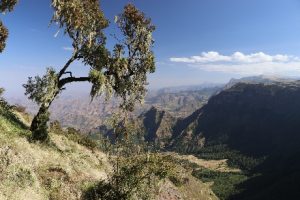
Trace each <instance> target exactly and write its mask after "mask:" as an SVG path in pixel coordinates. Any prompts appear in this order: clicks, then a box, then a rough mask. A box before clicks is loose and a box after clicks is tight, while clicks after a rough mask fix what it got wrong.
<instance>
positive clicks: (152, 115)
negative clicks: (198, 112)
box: [138, 107, 177, 147]
mask: <svg viewBox="0 0 300 200" xmlns="http://www.w3.org/2000/svg"><path fill="white" fill-rule="evenodd" d="M138 121H139V123H140V126H141V127H143V128H144V130H145V133H144V134H145V140H146V141H148V142H154V143H156V144H159V145H160V146H161V147H164V146H165V145H167V144H168V143H169V141H170V139H171V138H172V132H173V130H172V129H173V127H174V126H175V124H176V121H177V119H176V118H175V117H174V116H172V115H171V114H170V113H168V112H167V111H164V110H159V109H157V108H155V107H152V108H151V109H150V110H148V111H147V112H145V113H143V114H141V115H140V117H139V118H138Z"/></svg>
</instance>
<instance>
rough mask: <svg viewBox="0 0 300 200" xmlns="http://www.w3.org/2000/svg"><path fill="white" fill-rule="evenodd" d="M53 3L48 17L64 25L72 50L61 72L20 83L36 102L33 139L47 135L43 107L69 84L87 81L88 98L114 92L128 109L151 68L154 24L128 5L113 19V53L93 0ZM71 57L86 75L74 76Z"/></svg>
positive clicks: (142, 91) (56, 0) (105, 23)
mask: <svg viewBox="0 0 300 200" xmlns="http://www.w3.org/2000/svg"><path fill="white" fill-rule="evenodd" d="M52 7H53V9H54V15H53V18H52V22H54V23H56V24H59V26H60V28H62V29H64V33H65V34H66V35H68V36H69V37H70V38H71V40H72V46H73V49H74V50H73V54H72V57H71V58H70V59H69V60H68V61H67V63H66V64H65V65H64V66H63V67H62V68H61V69H60V71H58V72H57V71H55V70H54V69H53V68H48V69H47V72H46V74H45V75H44V76H43V77H39V76H36V77H35V78H32V77H29V80H28V82H27V84H24V87H25V89H26V92H25V94H26V95H28V97H29V99H31V100H33V101H35V102H36V103H38V104H39V105H40V109H39V111H38V113H37V115H36V116H35V117H34V119H33V121H32V124H31V131H32V134H33V135H32V136H33V137H32V138H33V139H34V140H40V141H45V140H47V138H48V133H47V122H48V120H49V112H48V109H49V107H50V105H51V103H52V102H53V100H54V99H55V98H56V97H57V95H58V94H60V93H61V92H62V91H63V90H64V89H65V86H66V85H67V84H68V83H73V82H90V83H91V84H92V88H91V92H90V95H91V97H92V99H93V98H94V97H96V96H99V95H102V94H103V93H104V94H106V97H107V98H106V99H107V100H108V99H109V98H110V97H111V96H112V95H113V94H114V95H115V96H116V97H120V98H121V99H122V102H121V104H120V107H121V108H123V109H125V110H133V107H134V104H135V102H136V101H142V100H143V98H144V96H145V92H146V89H145V85H146V84H147V73H153V72H154V71H155V62H154V55H153V52H152V50H151V49H152V46H153V39H152V32H153V31H154V26H153V25H152V24H151V20H150V19H148V18H146V17H145V15H144V14H143V13H142V12H140V11H139V10H137V9H136V8H135V7H134V6H133V5H132V4H129V5H127V6H125V8H124V12H123V14H121V15H119V16H117V17H116V18H115V22H116V23H117V25H118V27H119V28H120V31H121V33H122V35H123V38H122V39H119V40H118V44H116V45H115V46H114V49H113V51H112V52H110V51H109V50H108V49H107V48H106V47H105V44H106V37H105V34H104V32H103V31H104V29H105V28H106V27H107V26H108V25H109V22H108V20H107V19H105V17H104V14H103V12H102V11H101V9H100V7H99V1H98V0H52ZM76 60H80V61H82V63H83V64H84V65H85V66H86V67H89V74H88V75H87V76H86V77H74V76H73V75H72V72H71V71H70V70H69V67H70V66H71V64H72V63H73V62H74V61H76Z"/></svg>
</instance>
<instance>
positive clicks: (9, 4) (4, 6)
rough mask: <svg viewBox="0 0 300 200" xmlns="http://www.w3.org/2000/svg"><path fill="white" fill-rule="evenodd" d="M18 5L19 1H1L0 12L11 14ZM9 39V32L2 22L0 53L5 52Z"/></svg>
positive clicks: (0, 22) (0, 23)
mask: <svg viewBox="0 0 300 200" xmlns="http://www.w3.org/2000/svg"><path fill="white" fill-rule="evenodd" d="M17 3H18V0H0V12H2V13H5V12H10V11H12V10H13V8H14V6H15V5H16V4H17ZM7 37H8V30H7V28H6V27H5V26H4V24H3V23H2V21H0V53H1V52H2V51H3V50H4V48H5V46H6V40H7Z"/></svg>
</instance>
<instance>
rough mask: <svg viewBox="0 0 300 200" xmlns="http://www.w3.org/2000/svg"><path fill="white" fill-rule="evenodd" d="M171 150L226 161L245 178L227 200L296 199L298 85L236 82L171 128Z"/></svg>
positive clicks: (299, 123) (299, 165) (299, 164)
mask: <svg viewBox="0 0 300 200" xmlns="http://www.w3.org/2000/svg"><path fill="white" fill-rule="evenodd" d="M174 130H175V133H174V136H175V139H174V140H173V143H172V144H171V146H172V147H173V149H176V150H178V151H184V152H187V151H188V152H193V153H194V154H196V155H198V156H200V157H204V158H212V157H213V158H218V159H223V158H227V159H229V163H230V164H232V165H238V167H242V168H243V169H244V170H247V171H248V176H249V179H248V180H247V181H244V182H243V183H241V184H240V185H239V186H238V188H239V189H241V191H243V192H241V193H240V194H236V195H235V196H232V197H231V198H230V199H295V198H296V197H298V196H299V195H300V194H299V193H300V192H299V190H298V189H297V186H298V185H299V184H300V174H299V171H300V160H299V156H300V149H299V146H300V132H299V130H300V82H299V81H293V82H273V83H266V84H249V83H237V84H235V85H234V86H232V87H231V88H229V89H226V90H224V91H222V92H220V93H219V94H217V95H216V96H213V97H212V98H211V99H210V100H209V102H208V103H207V104H206V105H205V106H204V107H202V108H201V109H199V110H197V111H196V112H194V113H193V114H192V115H191V116H189V117H188V118H185V119H184V120H181V121H179V122H178V123H177V125H176V127H175V129H174Z"/></svg>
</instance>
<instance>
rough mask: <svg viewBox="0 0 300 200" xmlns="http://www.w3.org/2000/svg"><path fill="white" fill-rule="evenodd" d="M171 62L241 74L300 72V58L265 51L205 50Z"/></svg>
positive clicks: (171, 59) (207, 69)
mask: <svg viewBox="0 0 300 200" xmlns="http://www.w3.org/2000/svg"><path fill="white" fill-rule="evenodd" d="M170 61H171V62H176V63H186V64H188V65H189V66H191V67H193V68H198V69H202V70H205V71H215V72H226V73H234V74H241V75H259V74H279V75H286V74H291V73H300V58H299V57H296V56H291V55H282V54H278V55H268V54H265V53H263V52H258V53H252V54H248V55H247V54H244V53H241V52H235V53H233V54H232V55H229V56H226V55H222V54H220V53H218V52H214V51H211V52H203V53H201V55H200V56H191V57H173V58H170Z"/></svg>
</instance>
